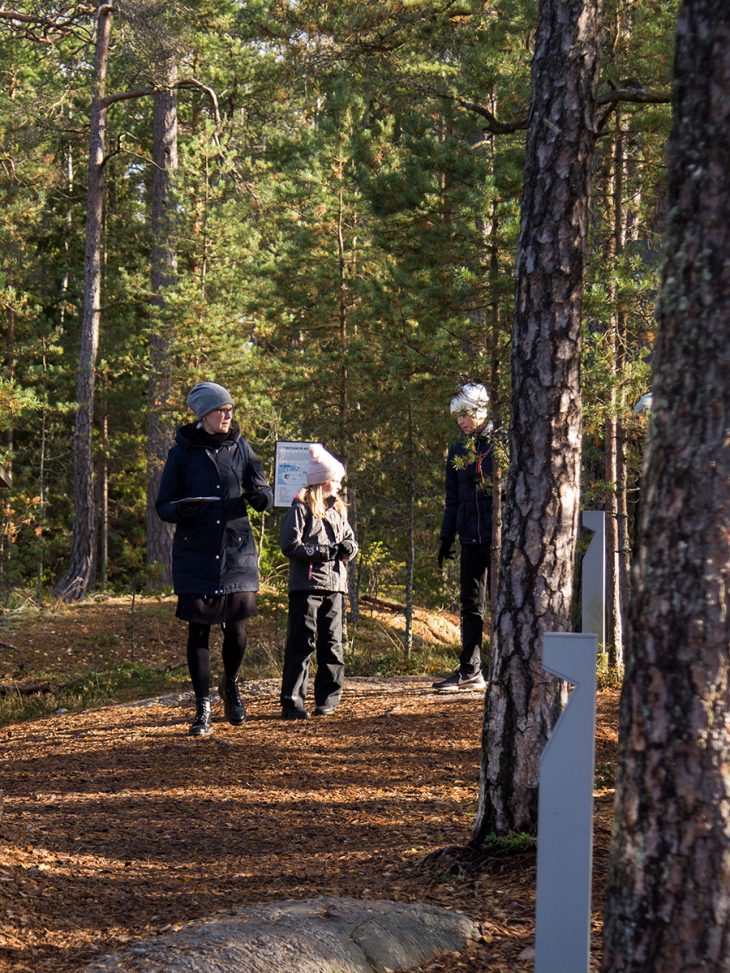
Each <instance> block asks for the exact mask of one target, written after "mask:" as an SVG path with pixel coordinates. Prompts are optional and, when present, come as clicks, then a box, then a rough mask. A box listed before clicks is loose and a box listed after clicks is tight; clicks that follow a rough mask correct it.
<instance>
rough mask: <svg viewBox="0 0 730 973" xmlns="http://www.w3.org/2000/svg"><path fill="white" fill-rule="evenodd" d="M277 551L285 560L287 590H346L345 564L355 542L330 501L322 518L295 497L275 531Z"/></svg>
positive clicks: (353, 548) (353, 553)
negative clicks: (280, 550) (277, 544)
mask: <svg viewBox="0 0 730 973" xmlns="http://www.w3.org/2000/svg"><path fill="white" fill-rule="evenodd" d="M279 542H280V544H281V549H282V551H283V552H284V554H286V556H287V557H288V558H289V591H343V592H344V591H347V564H346V563H345V562H343V560H342V558H347V559H348V560H352V558H354V557H355V555H356V554H357V543H356V541H355V535H354V534H353V532H352V527H350V525H349V523H348V521H347V517H345V516H344V515H343V514H341V513H338V511H337V510H336V509H335V507H334V505H333V502H332V501H330V506H329V507H328V509H327V511H326V513H325V515H324V517H321V518H320V517H315V516H314V514H313V513H312V511H311V509H310V508H309V505H308V504H306V503H304V501H303V500H299V499H297V498H296V497H295V498H294V500H292V505H291V507H289V509H288V510H287V512H286V516H285V517H284V520H283V521H282V523H281V530H280V532H279Z"/></svg>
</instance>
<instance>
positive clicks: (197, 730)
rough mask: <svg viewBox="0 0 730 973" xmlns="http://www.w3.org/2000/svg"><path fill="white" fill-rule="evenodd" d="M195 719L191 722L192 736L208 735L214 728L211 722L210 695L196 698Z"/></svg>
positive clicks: (190, 732) (190, 731)
mask: <svg viewBox="0 0 730 973" xmlns="http://www.w3.org/2000/svg"><path fill="white" fill-rule="evenodd" d="M195 706H196V710H195V719H194V720H193V722H192V723H191V724H190V729H189V730H188V733H189V734H190V736H191V737H204V736H207V735H208V734H209V733H210V731H211V730H212V729H213V727H212V726H211V723H210V697H209V696H200V697H198V698H196V700H195Z"/></svg>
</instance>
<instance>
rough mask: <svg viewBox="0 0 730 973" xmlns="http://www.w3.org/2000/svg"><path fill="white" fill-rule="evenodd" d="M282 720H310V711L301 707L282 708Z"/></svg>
mask: <svg viewBox="0 0 730 973" xmlns="http://www.w3.org/2000/svg"><path fill="white" fill-rule="evenodd" d="M281 718H282V720H308V719H309V711H308V710H306V709H302V708H301V707H299V706H282V707H281Z"/></svg>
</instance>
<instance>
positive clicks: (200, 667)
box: [188, 618, 246, 698]
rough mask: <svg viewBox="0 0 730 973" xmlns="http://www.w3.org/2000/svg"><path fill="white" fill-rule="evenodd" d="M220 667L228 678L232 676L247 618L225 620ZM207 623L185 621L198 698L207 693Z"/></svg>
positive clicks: (242, 647) (239, 657)
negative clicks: (186, 622) (235, 620)
mask: <svg viewBox="0 0 730 973" xmlns="http://www.w3.org/2000/svg"><path fill="white" fill-rule="evenodd" d="M221 629H222V630H223V671H224V672H225V674H226V677H227V678H228V679H235V677H236V676H237V675H238V670H239V668H240V667H241V662H242V660H243V653H244V651H245V649H246V619H245V618H242V619H241V620H240V621H238V622H224V623H223V624H222V625H221ZM209 639H210V625H199V624H198V623H197V622H188V669H189V670H190V678H191V679H192V681H193V689H194V690H195V695H196V697H197V698H200V697H202V696H209V695H210V651H209V649H208V640H209Z"/></svg>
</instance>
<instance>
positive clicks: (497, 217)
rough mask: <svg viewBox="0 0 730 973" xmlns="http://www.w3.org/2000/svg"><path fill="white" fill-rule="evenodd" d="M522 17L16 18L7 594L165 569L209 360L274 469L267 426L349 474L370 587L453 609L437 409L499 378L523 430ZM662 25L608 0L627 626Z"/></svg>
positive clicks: (8, 276) (3, 84) (445, 11)
mask: <svg viewBox="0 0 730 973" xmlns="http://www.w3.org/2000/svg"><path fill="white" fill-rule="evenodd" d="M536 13H537V5H536V3H534V2H528V0H499V2H495V3H485V2H477V0H441V2H437V0H429V2H425V0H424V2H419V0H410V2H409V0H401V2H391V0H383V2H380V3H377V4H367V3H362V2H357V0H342V2H339V3H336V4H335V3H323V2H316V0H312V2H310V0H302V2H296V0H253V2H243V0H239V2H236V0H215V2H213V0H173V2H165V3H160V2H155V0H120V2H118V3H115V4H114V8H113V12H112V11H111V8H110V7H108V6H107V5H100V6H99V7H98V8H97V6H96V5H88V4H64V3H62V2H61V0H58V2H57V3H50V2H49V3H46V2H42V0H32V2H31V0H29V2H28V3H24V4H21V5H19V6H17V7H16V8H14V9H13V10H9V9H5V10H0V194H1V195H2V201H3V203H2V207H0V315H1V316H2V317H1V320H2V325H3V330H4V338H5V348H4V361H5V368H4V375H3V379H2V381H1V382H0V415H1V416H2V422H3V427H4V429H5V432H4V438H5V442H4V444H3V445H4V449H3V462H4V466H5V469H6V471H7V472H8V473H9V474H11V476H12V489H10V490H5V491H4V498H5V502H4V505H3V522H2V534H1V541H0V597H2V599H3V603H4V604H5V605H6V606H8V605H11V604H16V603H18V601H24V600H25V601H27V600H30V599H31V598H42V597H44V595H45V594H47V593H49V592H52V591H55V592H56V593H57V594H60V595H61V596H63V597H66V598H67V599H68V598H78V597H83V596H84V595H86V594H88V593H90V592H91V591H92V590H103V589H107V590H116V591H120V590H126V591H128V590H130V588H132V587H133V586H134V587H138V588H139V587H141V586H151V587H155V586H157V587H159V586H160V585H162V586H164V585H165V584H166V582H167V573H166V572H167V558H166V553H165V543H166V540H165V535H164V533H162V534H161V533H160V530H161V527H162V525H158V523H157V521H156V518H155V517H154V514H153V513H152V514H151V515H150V511H149V510H148V507H149V501H148V497H149V496H150V495H152V496H153V495H154V488H155V478H156V476H157V474H158V472H159V468H160V464H161V462H162V461H163V460H164V457H165V455H166V452H167V449H168V447H169V445H170V444H171V442H172V437H173V434H174V429H175V427H176V425H178V424H179V423H180V422H181V421H183V420H186V419H187V417H188V415H187V411H186V409H185V405H184V403H185V393H186V391H187V389H188V388H189V387H190V386H191V385H192V384H193V383H195V382H196V381H199V380H203V379H210V380H215V381H219V382H221V383H223V384H224V385H225V386H226V387H227V388H229V389H231V391H232V393H233V395H234V397H235V402H236V406H237V419H238V421H239V423H240V425H241V429H242V433H243V435H244V436H246V437H247V438H248V439H249V440H250V441H251V443H252V445H253V446H254V448H255V449H256V451H257V452H258V453H259V455H260V456H261V457H262V459H263V460H264V464H265V467H266V468H267V469H268V470H269V471H270V473H271V474H272V475H273V457H274V445H275V441H276V440H277V439H311V440H320V441H322V442H324V443H325V445H326V446H327V447H328V448H329V449H331V450H332V451H333V452H335V453H337V454H338V455H339V456H341V457H342V458H343V459H344V460H345V461H346V464H347V466H348V483H349V500H350V504H351V518H352V519H353V521H354V522H355V526H356V531H357V534H358V537H359V540H360V542H361V545H362V557H361V559H360V567H359V569H358V574H357V578H356V579H355V581H356V589H355V590H356V594H359V593H360V592H362V593H370V594H373V593H375V594H380V595H387V596H388V597H396V598H398V600H399V601H403V600H404V598H406V599H407V600H408V601H409V602H410V601H411V600H412V598H415V599H416V600H417V601H418V602H420V603H422V604H424V605H437V604H451V603H452V602H453V601H454V592H453V590H452V587H451V582H450V580H449V577H448V576H447V577H446V578H442V577H441V576H440V575H439V573H438V571H437V568H436V564H435V550H436V543H437V542H436V537H437V533H438V528H439V524H440V517H441V506H442V480H443V463H444V456H445V448H446V445H447V442H448V440H449V438H451V437H453V435H454V433H455V428H454V424H453V421H452V419H451V417H450V416H449V412H448V403H449V400H450V398H451V396H452V395H453V394H454V393H455V391H456V389H457V387H458V386H459V384H461V383H462V382H464V381H467V380H473V381H482V382H484V383H485V384H486V385H487V386H488V387H489V389H490V393H491V395H492V399H493V405H494V418H495V422H496V425H497V427H498V428H504V427H506V426H507V425H508V423H509V415H508V405H509V381H510V368H509V362H510V332H511V325H512V315H513V304H514V274H513V268H514V258H515V247H516V238H517V233H518V228H519V207H520V194H521V184H522V174H523V164H524V158H523V150H524V139H525V131H526V127H527V111H528V106H529V98H530V62H531V58H532V44H533V37H534V31H535V26H536ZM102 17H103V18H104V23H105V25H106V28H107V34H108V44H109V46H108V50H106V49H104V48H103V45H101V44H100V32H99V31H97V29H96V28H97V23H101V22H102ZM675 17H676V4H675V3H673V2H671V3H670V2H666V0H642V2H636V3H632V2H616V0H612V2H610V3H609V4H608V5H607V15H606V21H605V25H606V26H605V34H604V41H603V55H602V67H601V84H600V88H599V98H598V102H599V114H598V117H597V118H596V125H597V127H598V133H599V136H598V142H597V150H596V154H595V165H594V168H595V171H594V178H593V190H592V204H591V205H592V209H591V214H592V215H591V222H590V238H589V248H588V253H587V261H586V266H587V280H586V291H585V303H584V311H585V313H584V332H585V335H584V359H583V405H584V453H583V455H584V482H583V491H584V492H583V506H584V507H593V508H602V509H605V510H606V511H607V513H608V515H609V551H611V552H612V559H611V565H612V567H611V565H610V572H609V573H610V578H609V581H610V588H611V590H612V591H613V592H614V601H613V602H612V605H613V609H612V617H614V618H616V619H618V621H617V622H615V623H612V626H613V627H612V630H611V632H610V633H609V637H610V638H613V639H614V640H615V641H618V642H620V627H621V623H620V618H621V614H622V607H623V605H625V593H624V594H623V595H622V593H621V586H622V585H623V586H625V585H626V584H627V578H628V561H629V558H630V546H631V512H632V504H633V503H634V502H635V499H636V490H637V482H638V469H639V463H640V449H641V442H642V438H643V429H642V428H641V419H640V418H638V417H637V416H636V415H635V414H634V412H633V406H634V405H635V403H636V401H637V400H638V399H639V397H640V395H641V394H643V393H644V392H646V391H647V389H648V382H649V378H648V374H649V365H650V356H651V347H652V339H653V308H654V299H655V293H656V288H657V283H658V273H659V246H660V239H661V234H662V231H663V215H664V214H663V200H664V194H665V143H666V138H667V135H668V130H669V124H670V114H671V112H670V106H669V97H670V95H669V88H670V80H671V69H672V48H673V41H674V27H675ZM99 136H101V140H100V139H99ZM90 139H91V153H90ZM95 139H96V141H95ZM95 152H97V153H98V154H97V157H96V163H95V161H94V159H95V156H94V153H95ZM94 207H96V209H94ZM94 219H96V221H97V224H98V233H97V242H98V252H97V255H98V270H97V283H98V290H97V292H95V291H94V289H93V286H94V250H93V246H91V245H90V244H93V240H94V234H93V221H94ZM90 227H91V232H90ZM95 293H97V294H98V297H95V296H94V294H95ZM97 342H98V344H97ZM77 403H81V408H80V409H79V406H78V404H77ZM79 417H81V420H83V419H84V418H85V419H86V420H87V421H88V423H89V429H88V437H89V443H90V452H89V456H88V460H87V461H86V466H87V468H86V469H84V461H83V456H84V444H83V443H84V436H85V435H86V433H85V432H84V430H83V421H81V422H80V419H79ZM79 456H81V457H82V460H81V463H80V464H79ZM75 460H76V469H75V470H74V462H75ZM505 462H506V457H505ZM494 488H495V490H496V491H498V490H499V483H498V482H497V483H495V485H494ZM84 510H86V511H88V515H89V521H88V523H89V527H88V537H87V540H88V541H89V543H90V544H91V550H92V552H93V556H92V557H91V558H90V559H87V563H86V564H85V567H84V569H83V570H81V571H79V569H78V566H77V565H74V563H73V559H74V551H75V550H76V547H77V546H78V541H79V536H78V534H79V531H80V530H81V528H80V524H81V523H82V521H83V519H84V517H83V511H84ZM80 512H81V513H80ZM278 517H279V514H278V513H274V514H273V515H272V516H270V517H269V518H268V520H267V523H266V524H264V525H262V524H261V523H260V521H259V538H260V543H261V547H262V573H263V576H264V577H265V578H267V577H268V578H274V577H276V576H277V573H278V574H281V572H280V567H281V558H280V555H279V554H278V546H277V544H276V538H277V533H278V531H277V529H276V528H277V527H278ZM148 539H149V543H148ZM70 562H71V575H72V578H71V580H72V582H74V583H71V584H70V583H69V580H68V579H69V563H70ZM64 575H65V583H64ZM79 579H80V580H79ZM610 594H611V592H609V595H610Z"/></svg>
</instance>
